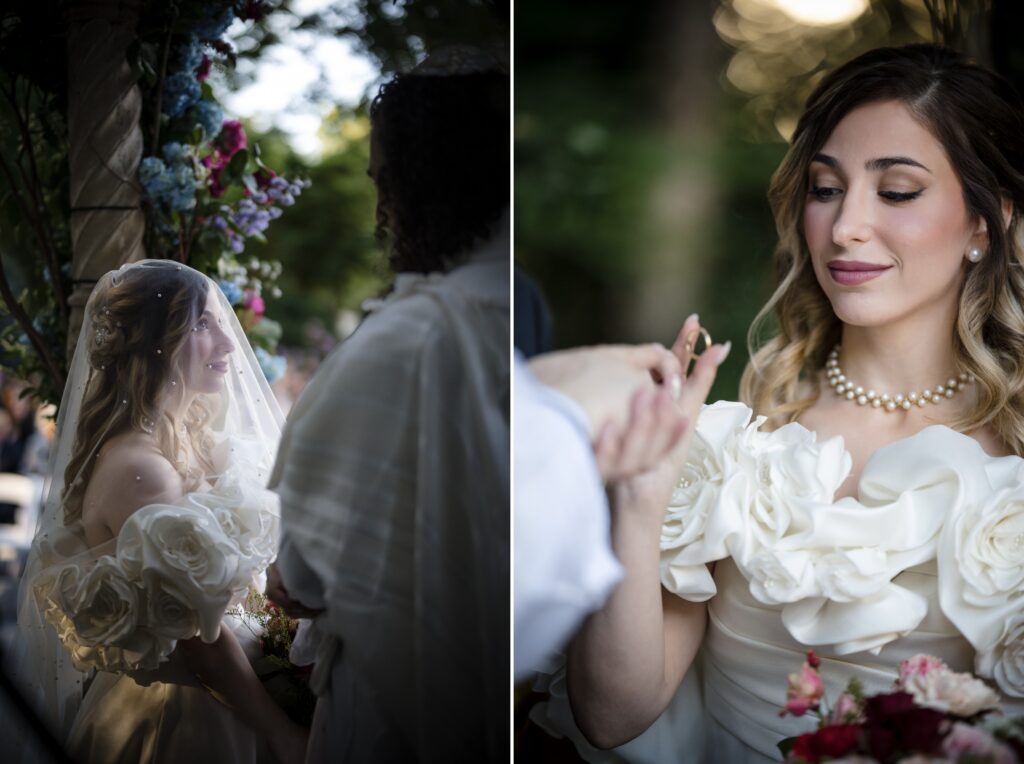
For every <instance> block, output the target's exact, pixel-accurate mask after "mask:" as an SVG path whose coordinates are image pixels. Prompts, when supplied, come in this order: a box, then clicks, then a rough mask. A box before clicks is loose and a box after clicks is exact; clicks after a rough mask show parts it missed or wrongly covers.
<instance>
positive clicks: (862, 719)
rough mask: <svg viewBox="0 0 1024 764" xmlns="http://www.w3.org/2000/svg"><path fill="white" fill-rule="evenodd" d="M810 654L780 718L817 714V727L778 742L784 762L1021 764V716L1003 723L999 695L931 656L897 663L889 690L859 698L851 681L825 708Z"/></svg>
mask: <svg viewBox="0 0 1024 764" xmlns="http://www.w3.org/2000/svg"><path fill="white" fill-rule="evenodd" d="M820 665H821V660H820V659H819V658H818V656H817V655H815V653H814V651H813V650H808V651H807V661H806V662H805V663H804V664H803V666H801V668H800V671H799V672H797V673H795V674H790V676H789V684H788V688H787V692H786V704H785V706H784V707H783V709H782V711H780V712H779V715H780V716H785V715H786V714H791V715H793V716H803V715H805V714H813V715H815V716H817V717H818V720H819V721H818V729H817V730H815V731H814V732H807V733H804V734H803V735H799V736H797V737H793V738H787V739H786V740H783V741H782V742H781V743H779V750H781V751H782V753H783V755H784V756H785V761H786V762H790V763H791V764H804V763H807V764H812V763H813V762H824V761H833V762H847V763H848V764H854V762H857V763H858V764H872V763H877V764H890V762H892V763H893V764H895V763H897V762H899V763H901V764H912V763H917V762H922V763H923V762H932V763H934V764H939V763H941V762H957V763H958V764H1020V763H1021V762H1024V717H1017V718H1015V719H1009V720H1007V719H1003V718H1002V717H1001V715H1000V713H999V711H998V706H999V695H998V693H996V692H995V691H994V690H993V689H992V688H991V687H989V686H988V685H987V684H985V683H984V682H983V681H981V680H980V679H977V678H975V677H974V676H972V675H971V674H967V673H958V672H955V671H952V670H951V669H950V668H949V667H948V666H947V665H946V664H945V663H943V662H942V661H941V660H939V659H938V658H934V657H932V656H929V655H916V656H914V657H913V658H910V659H908V660H905V661H903V662H902V663H901V664H900V667H899V677H898V678H897V679H896V682H895V684H894V686H893V690H892V692H888V693H879V694H877V695H871V696H865V695H864V690H863V686H862V685H861V683H860V681H859V680H857V679H856V678H854V679H851V680H850V682H849V684H848V685H847V687H846V690H845V692H843V693H842V694H841V695H840V696H839V697H838V698H836V700H835V703H833V704H831V706H830V705H829V704H828V703H827V702H826V699H825V697H824V685H823V684H822V681H821V675H820V673H819V672H818V668H819V666H820Z"/></svg>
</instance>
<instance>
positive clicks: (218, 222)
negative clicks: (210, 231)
mask: <svg viewBox="0 0 1024 764" xmlns="http://www.w3.org/2000/svg"><path fill="white" fill-rule="evenodd" d="M210 224H211V225H212V226H213V227H214V228H216V229H217V230H218V231H225V230H227V227H228V221H226V220H225V219H224V218H222V217H221V216H220V215H214V216H213V217H212V218H210Z"/></svg>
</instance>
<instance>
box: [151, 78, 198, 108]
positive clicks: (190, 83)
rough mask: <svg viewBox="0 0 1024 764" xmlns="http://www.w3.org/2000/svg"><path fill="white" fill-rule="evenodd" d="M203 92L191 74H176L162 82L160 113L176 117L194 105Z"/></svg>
mask: <svg viewBox="0 0 1024 764" xmlns="http://www.w3.org/2000/svg"><path fill="white" fill-rule="evenodd" d="M202 94H203V90H202V88H201V87H200V85H199V81H198V80H197V79H196V77H195V74H193V73H192V72H177V73H175V74H172V75H170V76H169V77H167V79H165V80H164V92H163V97H162V101H161V104H162V111H163V113H164V114H166V115H167V116H168V117H177V116H179V115H181V114H183V113H184V112H185V110H186V109H187V108H188V107H189V106H191V105H192V104H194V103H196V102H197V101H198V100H199V99H200V97H201V96H202Z"/></svg>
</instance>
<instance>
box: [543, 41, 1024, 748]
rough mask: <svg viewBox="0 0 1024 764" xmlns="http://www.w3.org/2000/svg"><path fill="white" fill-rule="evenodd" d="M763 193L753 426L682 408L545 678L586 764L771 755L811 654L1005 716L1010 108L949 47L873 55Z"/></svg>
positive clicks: (1020, 473) (1017, 375) (1016, 263)
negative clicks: (765, 280)
mask: <svg viewBox="0 0 1024 764" xmlns="http://www.w3.org/2000/svg"><path fill="white" fill-rule="evenodd" d="M769 194H770V199H771V202H772V206H773V211H774V215H775V219H776V225H777V228H778V231H779V235H780V242H779V245H778V248H777V250H776V268H775V270H776V273H777V274H778V276H779V284H778V287H777V289H776V292H775V293H774V295H773V296H772V298H771V300H770V301H769V303H768V305H767V306H766V307H765V308H764V310H763V311H762V313H761V315H760V317H759V318H760V319H761V320H764V319H765V318H766V317H767V316H769V315H772V314H774V318H775V320H776V325H777V333H776V335H775V337H774V338H773V339H771V340H770V341H769V342H768V343H767V344H766V345H764V346H763V347H762V348H761V349H760V350H758V351H757V352H756V353H754V354H753V357H752V358H751V361H750V363H749V365H748V367H747V369H746V372H745V375H744V379H743V386H742V395H743V398H744V400H745V401H746V402H747V403H749V404H750V406H751V407H752V409H753V412H752V411H751V409H750V408H747V406H745V405H743V404H739V403H727V402H724V403H717V404H714V405H712V406H708V407H706V408H705V409H704V411H703V412H702V414H701V416H700V419H699V421H698V423H697V437H696V438H695V440H694V443H693V446H692V447H691V449H690V452H689V455H688V456H686V457H680V456H679V455H676V457H675V461H674V463H670V464H668V465H667V466H664V467H663V468H661V469H658V470H655V471H653V472H651V473H648V474H646V475H643V476H641V477H639V478H637V479H634V480H633V481H632V482H631V483H629V484H627V485H625V486H622V487H616V488H613V489H612V498H613V503H614V514H613V521H612V525H613V528H612V543H613V546H614V548H615V551H616V553H617V555H618V557H619V559H620V560H621V561H622V562H623V564H624V565H625V567H626V570H627V572H626V575H625V578H624V580H623V583H622V584H621V585H620V586H619V588H618V589H617V590H616V592H615V593H614V594H613V596H612V598H611V599H610V601H609V602H608V603H607V605H606V607H605V608H604V609H603V610H602V611H600V612H599V613H597V614H595V615H594V616H593V617H591V618H590V619H589V621H588V622H587V623H586V625H585V627H584V628H583V630H582V631H581V633H580V634H579V635H578V637H577V639H576V640H575V641H574V643H573V645H572V646H571V648H570V650H569V655H568V671H567V675H561V674H559V675H556V676H555V677H554V680H553V681H552V683H551V685H550V688H549V689H550V691H551V693H552V696H553V699H552V701H551V702H550V703H549V704H548V706H547V709H546V714H547V717H546V719H543V720H541V721H542V723H544V724H546V725H547V726H548V727H549V728H555V729H557V730H559V731H561V732H563V733H566V734H569V735H570V736H571V737H573V738H574V740H575V741H576V742H577V745H578V747H579V748H580V750H581V752H583V753H584V754H585V755H587V756H588V758H591V759H594V760H600V759H602V758H605V759H616V758H625V759H628V760H634V761H700V760H704V761H716V762H717V761H723V762H725V761H727V762H763V761H772V760H777V759H778V758H779V757H780V754H779V753H778V749H777V747H776V745H777V743H778V742H779V741H781V740H782V739H783V738H786V737H789V736H792V735H794V734H799V733H800V732H805V731H810V730H811V728H812V726H813V725H812V723H811V722H809V721H808V720H806V719H794V718H792V717H790V718H780V716H779V713H778V712H779V710H780V708H781V707H782V705H783V704H784V702H785V682H786V675H787V674H788V673H790V672H793V671H796V670H797V669H798V667H799V666H800V664H801V662H802V660H803V657H802V655H803V653H804V651H806V649H807V648H808V647H813V648H814V649H815V650H816V651H817V652H818V653H819V655H821V656H822V668H821V674H822V677H823V678H824V680H825V682H826V692H827V694H828V695H829V696H830V697H832V698H835V697H837V696H838V694H839V693H840V692H841V690H842V688H843V687H844V686H845V684H846V682H847V680H848V679H849V678H850V677H852V676H857V677H859V678H860V679H861V680H862V682H863V683H864V686H865V688H866V690H867V691H868V692H869V693H871V692H879V691H883V690H887V689H889V688H890V687H891V686H892V681H893V679H894V678H895V671H896V668H897V666H898V664H899V662H900V661H901V660H902V659H905V658H908V657H910V656H912V655H914V654H917V653H928V654H933V655H936V656H938V657H940V658H942V659H943V660H944V661H945V662H946V663H947V664H949V666H950V667H951V668H953V669H954V670H957V671H972V672H975V673H977V674H978V675H980V676H982V677H984V678H986V679H987V680H988V681H989V682H990V683H991V684H994V685H995V686H996V687H997V688H998V689H999V691H1000V692H1001V694H1002V697H1003V699H1004V703H1003V708H1004V710H1007V711H1011V712H1016V713H1020V712H1021V704H1020V701H1019V700H1015V699H1020V698H1024V672H1022V668H1024V639H1022V636H1024V510H1022V506H1021V504H1020V503H1018V502H1019V501H1020V498H1019V497H1020V496H1021V495H1024V460H1022V458H1021V457H1022V456H1024V366H1022V358H1024V270H1022V266H1024V252H1022V249H1021V244H1020V239H1019V234H1020V230H1019V229H1020V212H1019V211H1020V210H1021V209H1024V110H1022V107H1021V102H1020V100H1019V98H1018V96H1017V95H1016V94H1015V93H1014V92H1013V90H1012V88H1011V87H1010V86H1009V85H1007V84H1006V83H1005V82H1004V81H1003V80H1001V79H1000V78H998V77H997V76H996V75H993V74H991V73H990V72H988V71H986V70H984V69H982V68H981V67H978V66H975V65H973V64H970V63H967V62H965V61H964V60H962V59H961V58H960V57H959V56H958V55H957V54H956V53H954V52H952V51H950V50H947V49H944V48H940V47H937V46H931V45H918V46H909V47H904V48H896V49H893V48H887V49H880V50H875V51H871V52H869V53H866V54H864V55H862V56H861V57H859V58H857V59H855V60H853V61H851V62H849V63H848V64H846V65H845V66H842V67H841V68H839V69H838V70H836V71H834V72H832V73H831V74H830V75H829V76H828V77H826V78H825V79H824V80H823V81H822V83H821V84H820V85H819V86H818V88H817V89H816V90H815V92H814V93H813V94H812V95H811V97H810V99H809V101H808V103H807V107H806V111H805V113H804V114H803V116H802V118H801V119H800V121H799V123H798V126H797V128H796V132H795V134H794V136H793V140H792V144H791V146H790V149H789V152H788V154H787V156H786V158H785V159H784V160H783V163H782V165H781V167H780V168H779V170H778V171H777V172H776V174H775V176H774V178H773V180H772V186H771V190H770V192H769ZM697 331H698V326H697V324H696V322H694V321H690V322H689V325H688V326H687V327H684V332H687V333H688V336H690V337H695V336H696V332H697ZM751 336H756V326H755V330H752V334H751ZM689 347H691V345H688V346H687V349H688V348H689ZM682 360H683V361H684V362H685V361H688V360H689V358H688V354H687V353H685V352H684V357H683V358H682ZM752 413H756V414H757V415H758V416H757V417H756V419H753V421H751V417H752ZM677 481H678V482H677ZM666 506H668V509H667V510H665V507H666ZM659 546H660V549H661V555H660V561H659V560H658V558H657V556H655V554H654V552H653V550H654V549H655V548H658V547H659ZM705 603H706V604H705ZM698 650H699V653H698ZM684 676H685V680H684ZM563 677H564V679H565V680H566V681H562V679H563ZM566 694H567V695H568V700H571V713H570V706H569V705H568V704H567V702H566ZM577 725H578V727H577ZM580 731H582V734H581V732H580ZM641 733H642V734H641ZM590 744H593V746H596V747H597V748H601V749H612V748H615V747H616V746H621V747H619V748H618V749H617V750H616V751H614V752H611V751H609V752H601V751H598V750H595V748H594V747H591V745H590Z"/></svg>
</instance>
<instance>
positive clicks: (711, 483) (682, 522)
mask: <svg viewBox="0 0 1024 764" xmlns="http://www.w3.org/2000/svg"><path fill="white" fill-rule="evenodd" d="M750 415H751V410H750V409H749V408H748V407H747V406H744V405H743V404H742V403H731V402H726V401H720V402H718V403H714V404H712V405H710V406H705V407H704V408H703V410H702V411H701V414H700V417H699V418H698V420H697V429H696V433H695V436H694V439H693V443H692V444H691V446H690V450H689V453H688V456H687V462H686V465H685V466H684V468H683V472H682V474H681V475H680V478H679V483H678V484H677V486H676V488H675V490H674V491H673V493H672V498H671V499H670V501H669V506H668V508H667V509H666V511H665V518H664V520H663V523H662V528H661V579H662V583H663V584H664V586H665V588H666V589H668V590H669V591H671V592H675V593H676V594H678V595H679V596H681V597H685V598H687V599H690V600H693V601H698V602H703V601H705V600H707V599H709V598H710V597H712V596H713V595H714V594H715V591H716V589H715V584H714V581H713V580H712V579H711V575H710V573H709V572H708V569H707V567H706V564H705V563H707V562H709V561H711V560H718V559H721V558H723V557H726V556H727V555H728V554H729V551H728V549H727V548H726V541H727V539H728V536H729V534H730V532H731V531H732V528H734V527H736V523H735V522H733V521H732V519H731V518H732V517H733V515H731V514H730V511H729V509H728V507H730V506H732V505H734V504H735V503H736V499H735V498H733V497H731V496H730V497H727V498H723V495H722V494H723V490H725V491H726V492H731V491H733V490H734V489H735V488H736V486H735V485H728V486H726V482H727V480H728V478H729V477H730V476H731V474H732V466H733V465H734V463H735V462H734V460H731V459H729V458H728V457H727V456H726V453H725V452H726V449H727V448H728V447H729V444H730V442H731V441H732V440H733V439H734V438H735V437H736V436H737V434H738V433H740V432H742V431H743V429H744V428H745V427H746V426H747V424H748V423H749V422H750ZM740 489H741V490H742V487H740ZM740 501H741V502H742V499H741V500H740ZM709 524H710V525H709Z"/></svg>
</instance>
